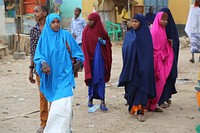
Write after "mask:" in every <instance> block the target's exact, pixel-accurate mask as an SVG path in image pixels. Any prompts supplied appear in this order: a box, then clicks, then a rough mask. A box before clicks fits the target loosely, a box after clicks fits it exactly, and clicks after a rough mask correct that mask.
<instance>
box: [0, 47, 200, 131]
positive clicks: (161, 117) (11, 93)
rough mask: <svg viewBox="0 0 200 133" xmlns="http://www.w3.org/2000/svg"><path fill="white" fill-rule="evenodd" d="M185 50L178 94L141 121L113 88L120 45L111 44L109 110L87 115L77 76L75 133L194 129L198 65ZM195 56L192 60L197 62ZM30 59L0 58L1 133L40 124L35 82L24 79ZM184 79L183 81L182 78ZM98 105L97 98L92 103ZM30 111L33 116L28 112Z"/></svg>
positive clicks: (119, 62) (83, 88) (120, 91)
mask: <svg viewBox="0 0 200 133" xmlns="http://www.w3.org/2000/svg"><path fill="white" fill-rule="evenodd" d="M189 51H190V50H189V48H185V49H182V50H180V58H179V59H180V60H179V77H178V80H177V91H178V94H176V95H174V96H173V98H172V105H171V106H170V107H169V108H168V109H165V110H164V113H153V112H147V113H146V121H145V122H144V123H141V122H138V121H137V120H136V119H135V117H134V116H132V115H130V114H129V113H128V111H127V106H125V103H126V101H125V100H124V98H123V95H124V89H123V88H117V81H118V78H119V74H120V72H121V67H122V59H121V46H113V68H112V77H111V80H110V82H109V83H108V84H107V88H106V102H107V106H108V108H109V111H108V112H106V113H105V112H102V111H100V110H97V111H96V112H95V113H88V112H87V111H88V107H87V106H86V105H87V87H86V86H85V85H84V83H83V72H82V73H80V74H79V78H78V79H76V82H77V88H76V90H75V97H74V106H73V107H74V118H73V131H74V132H75V133H195V127H196V126H197V125H198V124H200V119H199V118H200V115H199V113H200V112H199V111H198V110H197V102H196V93H195V90H194V86H196V85H197V79H198V71H199V66H200V63H199V62H197V63H194V64H191V63H190V62H189V61H188V60H189V58H190V52H189ZM197 58H198V57H197V56H196V60H197ZM28 66H29V57H27V58H26V59H25V60H13V59H12V56H10V57H6V58H3V60H0V133H35V132H36V129H37V128H38V126H39V113H38V109H39V95H38V88H37V85H36V84H31V83H29V81H28V72H29V70H28ZM184 79H186V80H184ZM94 103H95V104H99V103H100V101H94ZM29 113H32V114H29Z"/></svg>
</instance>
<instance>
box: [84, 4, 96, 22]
mask: <svg viewBox="0 0 200 133" xmlns="http://www.w3.org/2000/svg"><path fill="white" fill-rule="evenodd" d="M93 10H94V8H93V1H92V0H82V16H83V17H84V18H85V20H86V21H87V18H88V15H89V14H90V13H92V12H93Z"/></svg>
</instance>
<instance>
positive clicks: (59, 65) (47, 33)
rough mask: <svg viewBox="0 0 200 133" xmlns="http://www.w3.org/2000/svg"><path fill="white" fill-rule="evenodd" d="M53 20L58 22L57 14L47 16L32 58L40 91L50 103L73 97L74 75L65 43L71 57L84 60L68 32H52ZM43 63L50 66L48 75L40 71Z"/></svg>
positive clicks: (60, 30)
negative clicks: (38, 79) (38, 77)
mask: <svg viewBox="0 0 200 133" xmlns="http://www.w3.org/2000/svg"><path fill="white" fill-rule="evenodd" d="M54 19H58V20H59V21H60V17H59V16H58V15H57V14H54V13H52V14H49V15H48V16H47V18H46V23H45V26H44V29H43V31H42V34H41V36H40V39H39V41H38V45H37V48H36V52H35V57H34V62H35V64H36V71H37V73H38V75H39V76H40V81H41V84H40V90H41V92H42V93H43V94H44V96H45V97H46V99H47V100H48V101H50V102H52V101H54V100H57V99H60V98H64V97H68V96H72V95H73V91H72V88H74V87H75V81H74V73H73V69H72V61H71V58H70V54H69V52H68V50H67V47H66V42H67V43H68V45H69V47H70V50H71V55H72V57H73V58H77V59H79V60H80V61H82V62H83V60H84V56H83V53H82V50H81V49H80V47H79V46H78V44H77V43H76V41H75V40H74V38H73V37H72V35H71V34H70V33H69V32H68V31H65V30H62V29H61V28H60V29H59V31H57V32H56V31H54V30H52V28H51V26H50V25H51V22H52V21H53V20H54ZM43 61H46V63H47V64H48V65H49V66H50V68H51V72H50V74H45V73H43V71H42V70H41V67H42V65H41V63H42V62H43Z"/></svg>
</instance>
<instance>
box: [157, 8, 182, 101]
mask: <svg viewBox="0 0 200 133" xmlns="http://www.w3.org/2000/svg"><path fill="white" fill-rule="evenodd" d="M160 12H165V13H167V14H168V24H167V26H166V34H167V39H172V41H173V46H172V48H173V51H174V61H173V65H172V69H171V72H170V75H169V76H168V78H167V81H166V84H165V86H164V90H163V93H162V96H161V98H160V100H159V102H158V104H159V105H161V104H163V103H164V102H165V101H166V100H169V99H170V98H171V95H172V94H175V93H177V91H176V86H175V83H176V78H177V76H178V67H177V65H178V55H179V45H180V42H179V35H178V30H177V28H176V24H175V22H174V19H173V16H172V14H171V12H170V10H169V9H168V8H162V9H160Z"/></svg>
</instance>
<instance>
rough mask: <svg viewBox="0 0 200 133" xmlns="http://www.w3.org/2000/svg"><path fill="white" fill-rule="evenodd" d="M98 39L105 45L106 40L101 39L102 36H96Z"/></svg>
mask: <svg viewBox="0 0 200 133" xmlns="http://www.w3.org/2000/svg"><path fill="white" fill-rule="evenodd" d="M98 41H99V43H100V44H103V45H106V41H105V40H103V39H102V38H100V37H98Z"/></svg>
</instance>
